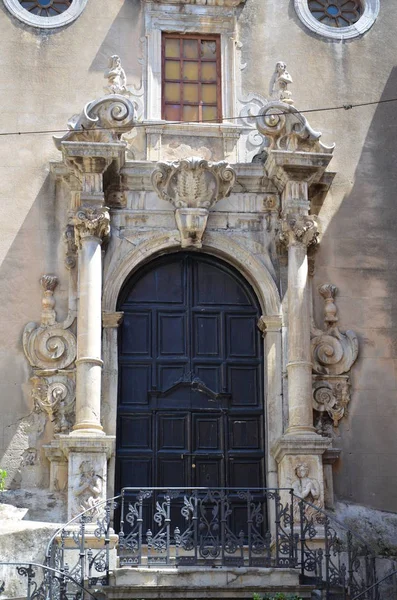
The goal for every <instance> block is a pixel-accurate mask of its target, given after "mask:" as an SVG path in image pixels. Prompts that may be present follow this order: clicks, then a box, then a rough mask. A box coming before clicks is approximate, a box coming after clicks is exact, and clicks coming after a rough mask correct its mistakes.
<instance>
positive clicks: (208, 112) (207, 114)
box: [203, 106, 218, 121]
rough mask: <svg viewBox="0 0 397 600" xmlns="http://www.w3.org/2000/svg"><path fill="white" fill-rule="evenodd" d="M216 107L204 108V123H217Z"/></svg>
mask: <svg viewBox="0 0 397 600" xmlns="http://www.w3.org/2000/svg"><path fill="white" fill-rule="evenodd" d="M217 120H218V115H217V109H216V106H203V121H217Z"/></svg>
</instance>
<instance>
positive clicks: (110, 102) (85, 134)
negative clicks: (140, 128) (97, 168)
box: [53, 94, 135, 150]
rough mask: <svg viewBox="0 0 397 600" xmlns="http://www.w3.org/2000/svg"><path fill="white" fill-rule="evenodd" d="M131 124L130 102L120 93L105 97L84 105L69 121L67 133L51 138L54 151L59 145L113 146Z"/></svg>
mask: <svg viewBox="0 0 397 600" xmlns="http://www.w3.org/2000/svg"><path fill="white" fill-rule="evenodd" d="M134 124H135V109H134V105H133V104H132V102H131V101H130V100H129V99H128V98H126V97H125V96H123V95H121V94H109V95H107V96H104V97H103V98H100V99H99V100H93V101H92V102H88V104H86V106H85V107H84V109H83V111H82V112H81V113H80V114H77V115H73V117H71V118H70V119H69V121H68V128H69V129H70V131H68V132H67V133H65V135H64V136H63V137H62V138H56V137H54V138H53V139H54V142H55V145H56V147H57V148H58V150H61V149H62V143H63V142H91V143H95V142H100V143H112V142H113V143H114V142H118V141H120V138H121V136H122V134H123V133H127V132H129V131H131V129H132V128H133V127H134Z"/></svg>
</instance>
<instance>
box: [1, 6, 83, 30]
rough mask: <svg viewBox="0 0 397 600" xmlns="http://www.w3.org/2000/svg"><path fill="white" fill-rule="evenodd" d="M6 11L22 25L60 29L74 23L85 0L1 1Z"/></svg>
mask: <svg viewBox="0 0 397 600" xmlns="http://www.w3.org/2000/svg"><path fill="white" fill-rule="evenodd" d="M3 2H4V4H5V6H6V7H7V8H8V10H9V11H10V12H11V13H12V14H13V15H14V16H15V17H17V18H18V19H19V20H20V21H22V22H23V23H26V24H27V25H32V26H33V27H39V28H41V29H53V28H54V27H62V25H67V24H68V23H71V22H72V21H74V20H75V19H76V18H77V17H78V16H79V15H80V14H81V13H82V12H83V10H84V8H85V5H86V4H87V0H3Z"/></svg>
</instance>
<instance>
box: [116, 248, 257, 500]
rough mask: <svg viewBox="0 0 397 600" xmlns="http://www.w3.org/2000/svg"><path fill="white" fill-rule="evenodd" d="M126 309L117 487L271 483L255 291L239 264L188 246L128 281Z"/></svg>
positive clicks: (122, 307)
mask: <svg viewBox="0 0 397 600" xmlns="http://www.w3.org/2000/svg"><path fill="white" fill-rule="evenodd" d="M118 310H119V311H123V312H124V319H123V324H122V326H121V330H120V335H119V394H118V416H117V452H116V488H117V489H118V490H119V489H120V488H122V487H126V486H133V487H139V486H141V487H144V486H145V487H155V486H157V487H170V486H178V487H187V486H192V487H196V486H197V487H209V488H219V487H235V488H236V487H237V488H262V487H264V485H265V475H264V473H265V465H264V461H265V457H264V447H265V446H264V431H265V428H264V408H263V405H264V403H263V348H262V340H261V336H260V332H259V330H258V329H257V325H256V324H257V319H258V317H259V316H260V314H261V311H260V307H259V304H258V302H257V299H256V297H255V294H254V292H253V290H252V289H251V287H250V286H249V285H248V283H247V282H246V281H245V280H244V279H243V278H242V277H241V275H240V274H239V273H238V272H237V271H236V270H235V269H234V268H232V267H230V266H229V265H227V264H226V263H224V262H223V261H220V260H219V259H215V258H213V257H209V256H208V255H204V254H199V253H196V252H194V253H192V252H191V253H189V252H180V253H177V254H170V255H167V256H163V257H161V258H159V259H157V260H154V261H152V262H150V263H149V264H147V265H146V266H145V267H142V268H141V269H140V270H139V271H138V272H137V273H135V274H134V275H133V276H132V277H131V278H130V279H129V280H127V281H126V283H125V285H124V286H123V289H122V291H121V293H120V297H119V302H118Z"/></svg>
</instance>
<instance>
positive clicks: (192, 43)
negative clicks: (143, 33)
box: [162, 33, 222, 123]
mask: <svg viewBox="0 0 397 600" xmlns="http://www.w3.org/2000/svg"><path fill="white" fill-rule="evenodd" d="M162 53H163V69H162V73H163V89H162V99H163V107H162V112H163V119H165V120H166V121H185V122H199V123H203V122H219V121H221V120H222V113H221V106H222V102H221V81H220V73H221V65H220V38H219V36H210V35H180V34H168V33H167V34H163V52H162Z"/></svg>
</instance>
